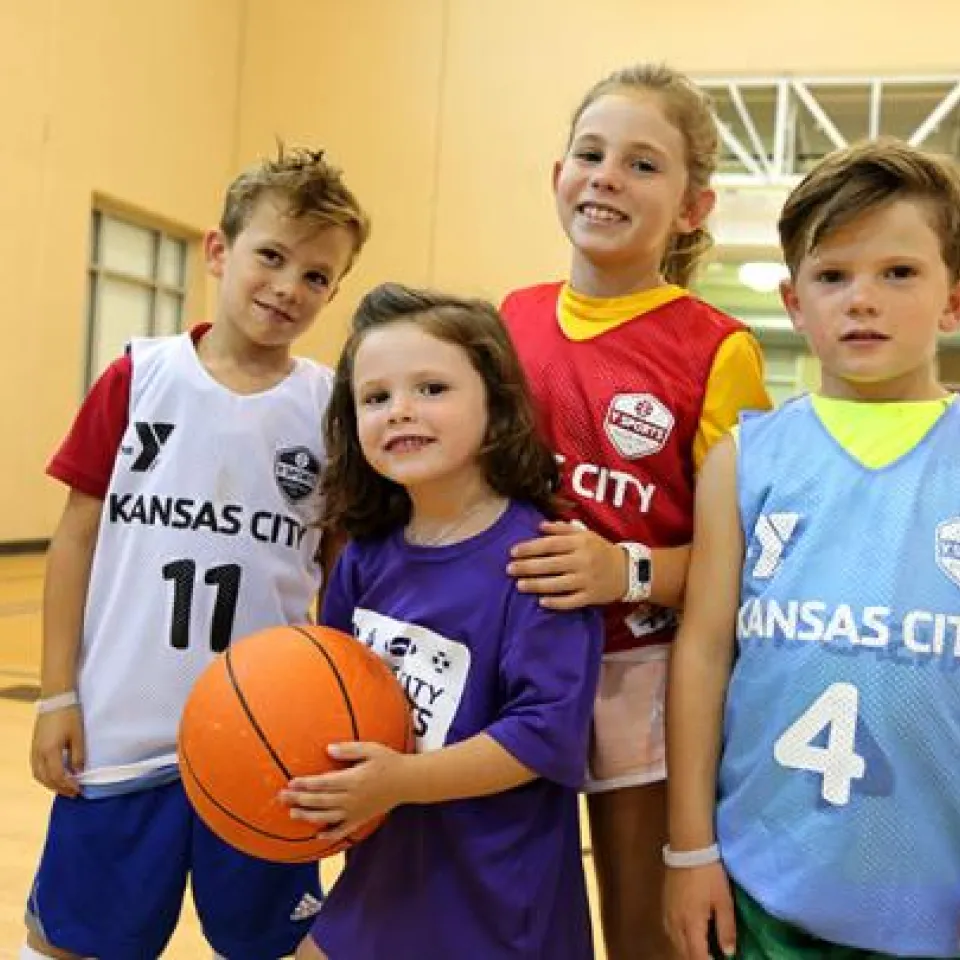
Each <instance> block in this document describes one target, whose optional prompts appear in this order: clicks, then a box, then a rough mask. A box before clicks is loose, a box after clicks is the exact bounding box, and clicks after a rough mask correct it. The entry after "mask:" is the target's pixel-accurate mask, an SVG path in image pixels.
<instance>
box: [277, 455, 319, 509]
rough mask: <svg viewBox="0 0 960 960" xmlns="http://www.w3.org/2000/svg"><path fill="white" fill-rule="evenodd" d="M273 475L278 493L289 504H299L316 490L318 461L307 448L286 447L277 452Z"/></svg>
mask: <svg viewBox="0 0 960 960" xmlns="http://www.w3.org/2000/svg"><path fill="white" fill-rule="evenodd" d="M273 475H274V477H275V478H276V481H277V486H278V487H279V488H280V492H281V493H282V494H283V495H284V496H285V497H286V498H287V499H288V500H289V501H290V502H291V503H299V502H300V501H301V500H304V499H305V498H306V497H309V496H310V494H311V493H313V492H314V490H316V489H317V485H318V483H319V482H320V461H319V460H318V459H317V457H316V456H315V455H314V454H313V452H312V451H311V450H309V449H308V448H307V447H288V448H287V449H286V450H278V451H277V455H276V457H275V458H274V461H273Z"/></svg>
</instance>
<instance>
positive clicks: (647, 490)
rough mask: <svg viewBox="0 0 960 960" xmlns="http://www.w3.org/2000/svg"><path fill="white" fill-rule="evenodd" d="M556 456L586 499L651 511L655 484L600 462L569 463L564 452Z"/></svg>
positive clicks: (644, 511)
mask: <svg viewBox="0 0 960 960" xmlns="http://www.w3.org/2000/svg"><path fill="white" fill-rule="evenodd" d="M554 456H555V457H556V460H557V463H558V464H559V465H560V466H561V467H562V468H563V469H564V471H569V476H570V486H571V487H572V489H573V492H574V493H575V494H576V495H577V496H578V497H580V498H581V499H582V500H589V501H592V502H593V503H609V504H610V505H611V506H613V507H615V508H616V509H617V510H620V509H622V508H625V509H626V510H628V511H631V510H633V509H635V510H636V512H637V513H649V512H650V511H651V510H652V509H653V496H654V494H655V493H656V492H657V485H656V484H655V483H643V482H642V481H641V480H639V479H638V478H637V477H635V476H633V475H632V474H630V473H627V472H626V471H624V470H611V469H610V468H609V467H604V466H602V465H601V464H598V463H577V462H575V461H573V460H570V461H569V462H568V460H567V458H566V457H565V456H563V454H560V453H558V454H555V455H554Z"/></svg>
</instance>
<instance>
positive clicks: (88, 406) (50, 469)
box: [47, 353, 133, 500]
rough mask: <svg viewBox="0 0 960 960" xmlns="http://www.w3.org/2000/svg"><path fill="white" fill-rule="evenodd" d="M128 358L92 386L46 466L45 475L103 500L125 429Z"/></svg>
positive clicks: (130, 375)
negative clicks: (67, 431)
mask: <svg viewBox="0 0 960 960" xmlns="http://www.w3.org/2000/svg"><path fill="white" fill-rule="evenodd" d="M132 378H133V363H132V361H131V359H130V354H128V353H125V354H124V355H123V356H122V357H120V358H119V359H117V360H114V361H113V363H111V364H110V366H109V367H107V369H106V370H105V371H104V372H103V374H102V375H101V376H100V379H99V380H97V382H96V383H95V384H94V385H93V387H92V388H91V390H90V392H89V393H88V394H87V397H86V399H85V400H84V401H83V406H81V407H80V411H79V413H77V417H76V419H75V420H74V421H73V426H72V427H71V428H70V432H69V433H68V434H67V436H66V439H65V440H64V441H63V443H62V444H61V445H60V449H59V450H58V451H57V452H56V453H55V454H54V455H53V459H52V460H51V461H50V463H48V464H47V475H48V476H51V477H53V478H54V479H56V480H60V481H62V482H63V483H65V484H66V485H67V486H68V487H72V488H73V489H75V490H79V491H80V493H85V494H87V495H88V496H91V497H97V498H98V499H99V500H103V499H105V498H106V496H107V488H108V487H109V486H110V477H111V476H112V474H113V465H114V462H115V461H116V459H117V451H118V450H119V449H120V441H121V440H122V439H123V434H124V432H125V431H126V429H127V416H128V409H129V406H130V381H131V379H132Z"/></svg>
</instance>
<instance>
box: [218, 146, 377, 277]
mask: <svg viewBox="0 0 960 960" xmlns="http://www.w3.org/2000/svg"><path fill="white" fill-rule="evenodd" d="M264 196H270V197H274V198H276V199H278V200H279V201H280V202H281V204H282V205H283V206H284V207H285V212H286V214H287V215H288V216H290V217H292V218H294V219H297V220H299V219H301V218H302V219H304V220H306V221H308V222H309V223H310V224H312V225H314V226H315V227H316V229H318V230H323V229H325V228H327V227H346V228H347V229H348V230H350V231H351V232H352V233H353V235H354V248H353V256H352V257H351V258H350V265H352V264H353V261H354V259H355V258H356V256H357V254H358V253H359V252H360V248H361V247H362V246H363V245H364V243H366V241H367V238H368V237H369V235H370V220H369V218H368V217H367V215H366V213H364V211H363V208H362V207H361V206H360V203H359V201H358V200H357V198H356V197H355V196H354V195H353V193H352V192H351V191H350V189H349V188H348V187H347V185H346V184H345V183H344V182H343V176H342V174H341V172H340V171H339V170H338V169H337V168H336V167H334V166H332V165H331V164H330V163H328V162H327V160H326V159H325V158H324V154H323V151H322V150H307V149H305V148H295V149H292V150H286V149H285V148H284V145H283V144H282V143H279V144H278V145H277V156H276V159H274V160H262V161H261V162H260V163H258V164H256V165H255V166H252V167H250V168H248V169H247V170H244V171H243V173H241V174H240V175H239V176H238V177H237V178H236V179H235V180H234V181H233V183H231V184H230V186H229V187H228V188H227V193H226V197H225V198H224V203H223V213H222V214H221V216H220V229H221V230H222V231H223V234H224V236H225V237H226V238H227V241H228V242H229V243H233V241H234V240H236V238H237V236H238V235H239V234H240V232H241V231H242V230H243V229H244V227H246V225H247V223H248V222H249V221H250V217H251V215H252V214H253V210H254V208H255V207H256V205H257V203H259V202H260V200H261V199H262V198H263V197H264ZM348 269H349V267H348Z"/></svg>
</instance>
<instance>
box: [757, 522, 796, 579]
mask: <svg viewBox="0 0 960 960" xmlns="http://www.w3.org/2000/svg"><path fill="white" fill-rule="evenodd" d="M799 520H800V514H799V513H761V514H760V516H759V517H757V523H756V525H755V526H754V528H753V535H754V536H755V537H756V538H757V540H758V541H759V543H760V556H759V557H757V562H756V563H755V564H754V566H753V574H752V576H754V577H756V579H758V580H769V579H770V577H772V576H773V575H774V574H775V573H776V572H777V571H778V570H779V569H780V558H781V556H782V555H783V548H784V547H785V546H786V545H787V541H788V540H789V539H790V538H791V537H792V536H793V531H794V530H795V529H796V526H797V523H798V522H799Z"/></svg>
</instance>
